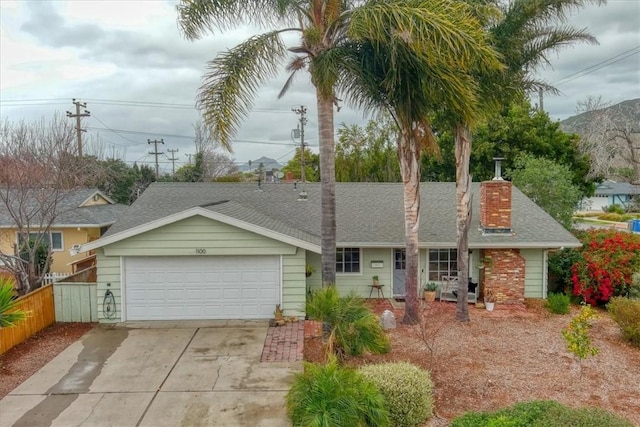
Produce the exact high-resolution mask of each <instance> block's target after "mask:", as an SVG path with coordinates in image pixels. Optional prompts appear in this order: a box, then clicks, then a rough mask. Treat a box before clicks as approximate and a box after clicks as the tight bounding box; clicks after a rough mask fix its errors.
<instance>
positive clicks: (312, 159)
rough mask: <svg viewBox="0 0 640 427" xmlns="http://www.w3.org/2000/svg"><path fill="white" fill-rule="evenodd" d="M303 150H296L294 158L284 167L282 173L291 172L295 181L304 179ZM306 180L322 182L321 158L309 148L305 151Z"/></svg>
mask: <svg viewBox="0 0 640 427" xmlns="http://www.w3.org/2000/svg"><path fill="white" fill-rule="evenodd" d="M301 154H302V150H301V149H300V147H298V148H296V152H295V154H294V155H293V158H292V159H291V160H289V161H288V162H287V164H286V165H284V166H283V167H282V172H284V173H287V172H291V174H292V175H293V177H294V178H295V179H301V178H302V172H301V170H302V165H301V162H302V158H301ZM304 178H305V181H307V182H318V181H320V156H319V155H318V154H316V153H314V152H313V151H311V150H309V149H308V148H305V149H304Z"/></svg>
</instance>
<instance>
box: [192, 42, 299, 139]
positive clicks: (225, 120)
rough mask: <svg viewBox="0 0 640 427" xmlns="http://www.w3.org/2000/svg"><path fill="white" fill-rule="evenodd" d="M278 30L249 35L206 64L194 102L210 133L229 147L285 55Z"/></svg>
mask: <svg viewBox="0 0 640 427" xmlns="http://www.w3.org/2000/svg"><path fill="white" fill-rule="evenodd" d="M280 33H281V31H273V32H269V33H265V34H261V35H258V36H255V37H252V38H250V39H249V40H247V41H245V42H244V43H242V44H240V45H238V46H236V47H235V48H233V49H231V50H229V51H227V52H225V53H221V54H219V55H218V56H217V57H216V58H215V59H213V60H212V61H210V62H209V63H208V64H207V72H206V73H205V75H204V76H203V84H202V86H201V87H200V90H199V93H198V97H197V101H196V105H197V107H198V108H199V109H201V110H203V113H202V116H203V119H204V122H205V124H206V125H207V126H209V128H210V129H211V132H212V135H213V137H214V138H215V139H216V140H217V141H219V142H220V144H221V145H222V147H224V148H225V149H227V150H228V151H232V150H231V143H230V140H231V138H232V137H233V136H234V135H235V134H236V132H237V130H238V126H239V125H240V122H241V121H242V119H243V118H244V117H246V115H247V114H248V112H249V110H250V109H251V107H252V106H253V101H254V99H255V95H256V92H257V91H258V89H259V86H260V84H261V83H263V82H265V81H266V80H268V79H269V78H271V77H274V76H276V75H277V72H278V69H279V67H280V66H281V65H282V63H283V61H284V59H285V57H286V55H287V50H286V47H285V45H284V43H283V41H282V39H281V37H280Z"/></svg>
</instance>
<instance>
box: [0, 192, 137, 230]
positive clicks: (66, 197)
mask: <svg viewBox="0 0 640 427" xmlns="http://www.w3.org/2000/svg"><path fill="white" fill-rule="evenodd" d="M2 191H3V197H2V198H3V201H4V200H12V203H13V205H14V206H16V207H17V206H18V205H20V204H21V205H22V206H29V207H30V209H32V210H33V212H36V209H39V208H40V206H39V202H38V200H37V198H38V197H43V198H46V197H49V199H44V200H45V201H44V202H41V205H42V207H44V208H45V209H48V208H50V207H53V206H54V201H55V204H56V205H55V207H56V212H57V214H56V215H55V222H54V224H53V226H54V227H63V226H96V227H102V226H106V225H110V224H113V223H114V222H115V221H116V220H117V219H118V217H119V216H120V215H122V213H123V212H124V211H125V210H126V209H127V207H128V206H126V205H121V204H117V203H114V204H105V205H93V206H81V205H82V204H83V203H84V202H86V201H87V200H88V199H90V198H91V197H92V196H93V195H94V194H96V193H97V192H98V190H96V189H95V188H81V189H74V190H67V191H64V192H63V193H60V194H57V195H53V194H52V195H50V196H48V195H47V194H46V193H45V192H42V191H41V190H37V191H34V192H33V193H32V194H29V193H28V192H23V191H21V192H19V193H18V192H15V191H12V190H7V189H4V190H2ZM40 194H41V195H40ZM99 194H101V195H102V196H104V195H103V194H102V193H99ZM20 196H23V197H24V196H29V197H28V198H27V199H25V200H24V201H23V202H22V203H20V202H18V201H17V200H18V199H19V197H20ZM47 215H48V214H47ZM39 222H40V218H38V217H36V219H35V220H33V221H32V224H37V223H39ZM44 222H45V223H46V222H48V221H47V220H45V221H44ZM14 226H15V220H14V218H13V216H12V215H11V214H10V213H9V212H8V210H7V208H6V202H5V203H2V204H0V227H14Z"/></svg>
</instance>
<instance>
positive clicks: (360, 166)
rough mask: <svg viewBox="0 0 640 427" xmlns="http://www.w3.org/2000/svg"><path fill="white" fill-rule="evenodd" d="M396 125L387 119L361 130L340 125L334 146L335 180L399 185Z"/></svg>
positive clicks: (352, 126)
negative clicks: (396, 183)
mask: <svg viewBox="0 0 640 427" xmlns="http://www.w3.org/2000/svg"><path fill="white" fill-rule="evenodd" d="M396 134H397V132H396V126H395V124H394V123H393V122H392V121H391V120H390V118H389V117H386V118H382V119H381V120H378V121H376V120H370V121H369V123H367V125H366V126H365V127H364V128H362V127H360V126H358V125H351V126H347V125H346V124H344V123H343V124H342V127H340V128H339V129H338V143H337V144H336V181H338V182H400V180H401V177H400V167H399V164H398V150H397V148H396V143H395V141H396V138H397V136H396Z"/></svg>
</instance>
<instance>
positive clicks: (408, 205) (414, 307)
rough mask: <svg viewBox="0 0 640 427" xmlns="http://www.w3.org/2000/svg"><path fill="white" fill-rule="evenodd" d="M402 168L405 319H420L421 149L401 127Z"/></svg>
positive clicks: (399, 144)
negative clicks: (419, 229) (419, 232)
mask: <svg viewBox="0 0 640 427" xmlns="http://www.w3.org/2000/svg"><path fill="white" fill-rule="evenodd" d="M398 150H399V155H400V172H401V174H402V184H403V193H404V224H405V225H404V227H405V229H404V232H405V247H406V270H405V291H406V295H405V312H404V318H403V319H402V323H404V324H405V325H414V324H416V323H417V322H418V320H419V319H418V261H419V258H420V255H419V253H420V252H419V248H418V227H419V225H420V159H419V153H420V150H419V149H418V147H417V143H416V140H415V138H414V136H413V134H412V132H411V130H401V136H400V140H399V141H398Z"/></svg>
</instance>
